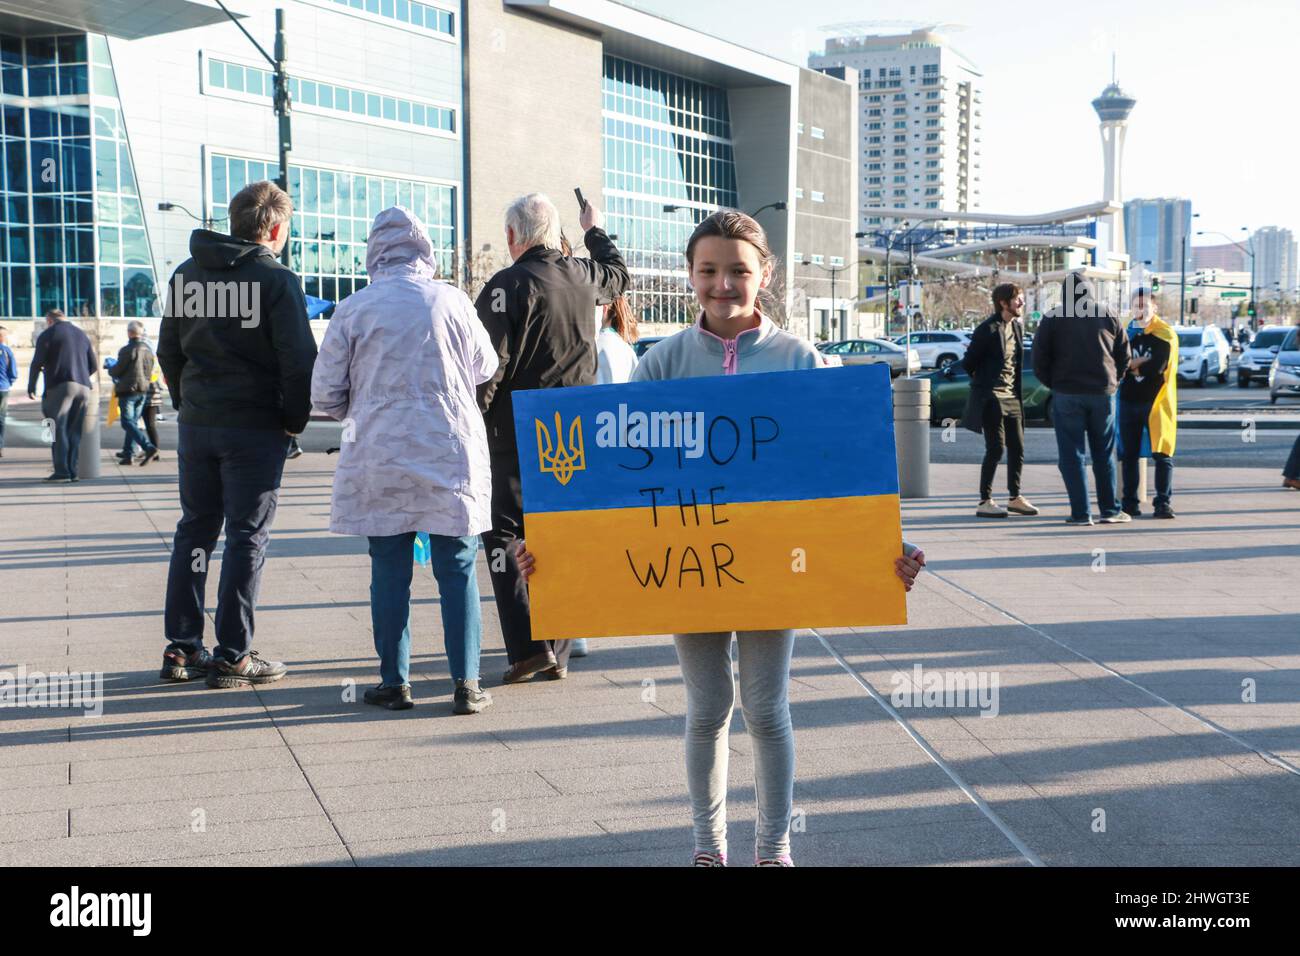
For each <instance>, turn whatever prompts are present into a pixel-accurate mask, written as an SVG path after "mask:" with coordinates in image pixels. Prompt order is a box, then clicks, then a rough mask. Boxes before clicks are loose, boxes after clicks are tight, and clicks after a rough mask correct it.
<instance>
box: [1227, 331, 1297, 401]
mask: <svg viewBox="0 0 1300 956" xmlns="http://www.w3.org/2000/svg"><path fill="white" fill-rule="evenodd" d="M1292 328H1293V326H1290V325H1267V326H1265V327H1264V328H1262V329H1260V330H1259V332H1258V333H1257V334H1256V335H1255V337H1254V338H1253V339H1251V340H1250V343H1249V344H1248V345H1244V346H1242V349H1241V358H1239V359H1237V387H1238V388H1250V383H1251V382H1252V381H1254V382H1267V381H1268V370H1269V369H1271V368H1272V367H1273V359H1275V358H1276V357H1277V350H1278V349H1279V348H1280V347H1281V345H1282V341H1283V339H1285V338H1286V337H1287V333H1289V332H1290V331H1291V329H1292Z"/></svg>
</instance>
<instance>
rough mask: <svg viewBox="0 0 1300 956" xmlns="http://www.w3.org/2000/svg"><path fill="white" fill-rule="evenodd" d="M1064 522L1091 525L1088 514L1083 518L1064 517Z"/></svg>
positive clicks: (1090, 516)
mask: <svg viewBox="0 0 1300 956" xmlns="http://www.w3.org/2000/svg"><path fill="white" fill-rule="evenodd" d="M1065 523H1066V524H1086V525H1091V524H1092V515H1088V516H1087V517H1084V518H1075V517H1070V518H1066V519H1065Z"/></svg>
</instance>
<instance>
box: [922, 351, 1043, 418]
mask: <svg viewBox="0 0 1300 956" xmlns="http://www.w3.org/2000/svg"><path fill="white" fill-rule="evenodd" d="M1022 375H1023V378H1022V379H1021V387H1022V389H1023V390H1024V398H1025V421H1026V422H1027V423H1028V422H1039V423H1042V424H1044V425H1050V424H1051V423H1052V390H1051V389H1050V388H1048V387H1047V386H1046V385H1044V384H1043V383H1042V382H1040V381H1039V380H1038V377H1037V376H1036V375H1034V368H1033V362H1032V360H1031V359H1030V355H1029V351H1028V350H1026V351H1025V364H1024V370H1023V373H1022ZM913 377H914V378H928V379H929V380H930V424H932V425H942V424H943V423H944V420H945V419H948V418H955V419H957V420H960V419H961V416H962V412H964V411H965V410H966V398H967V396H968V395H970V373H969V372H967V371H966V370H965V369H964V368H962V367H961V366H960V365H949V366H948V367H947V368H943V369H936V370H935V371H933V372H924V373H922V374H920V375H916V376H913Z"/></svg>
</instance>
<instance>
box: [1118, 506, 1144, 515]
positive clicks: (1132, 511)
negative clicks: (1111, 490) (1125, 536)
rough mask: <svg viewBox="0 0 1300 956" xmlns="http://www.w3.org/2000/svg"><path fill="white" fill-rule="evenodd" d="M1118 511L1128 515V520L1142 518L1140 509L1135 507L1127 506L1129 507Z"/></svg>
mask: <svg viewBox="0 0 1300 956" xmlns="http://www.w3.org/2000/svg"><path fill="white" fill-rule="evenodd" d="M1120 510H1122V511H1123V512H1124V513H1125V514H1126V515H1128V516H1129V517H1130V518H1140V517H1142V509H1141V508H1139V507H1138V506H1137V505H1129V506H1127V507H1125V508H1122V509H1120Z"/></svg>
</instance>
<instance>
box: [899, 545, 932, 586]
mask: <svg viewBox="0 0 1300 956" xmlns="http://www.w3.org/2000/svg"><path fill="white" fill-rule="evenodd" d="M923 567H925V552H924V551H922V550H921V549H920V548H917V549H916V550H915V551H913V552H912V555H911V557H908V556H906V555H904V556H903V557H900V558H899V559H898V560H897V561H895V562H894V573H895V574H897V575H898V577H899V579H900V580H901V581H902V582H903V590H905V591H910V590H912V585H913V584H915V583H916V576H917V575H918V574H920V573H921V569H922V568H923Z"/></svg>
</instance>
